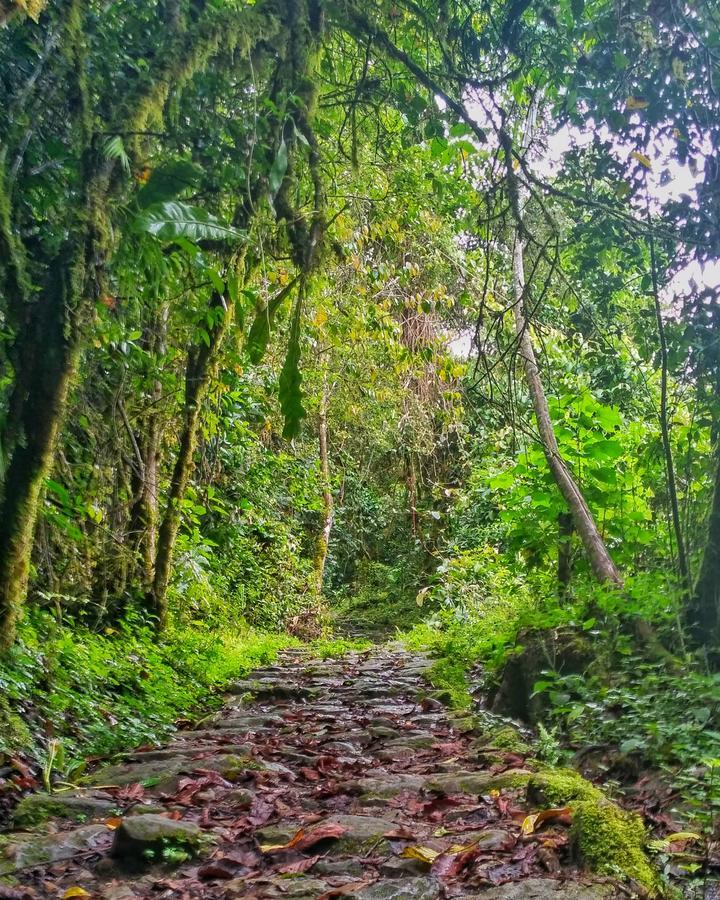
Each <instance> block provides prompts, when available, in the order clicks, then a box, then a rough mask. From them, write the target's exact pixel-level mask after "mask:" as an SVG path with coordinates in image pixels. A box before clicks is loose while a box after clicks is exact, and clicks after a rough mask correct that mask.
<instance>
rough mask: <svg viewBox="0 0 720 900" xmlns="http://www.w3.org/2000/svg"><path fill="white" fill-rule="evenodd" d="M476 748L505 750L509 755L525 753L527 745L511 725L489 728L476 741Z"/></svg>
mask: <svg viewBox="0 0 720 900" xmlns="http://www.w3.org/2000/svg"><path fill="white" fill-rule="evenodd" d="M477 743H478V746H479V747H481V748H483V749H484V748H487V749H488V750H491V749H492V750H507V751H509V752H510V753H525V752H527V751H528V749H529V748H528V745H527V744H526V743H525V741H524V740H523V736H522V735H521V734H520V732H519V731H518V729H517V728H515V727H514V726H513V725H499V726H498V727H497V728H491V729H490V730H489V731H486V732H485V734H484V735H483V736H482V737H481V738H480V739H479V740H478V742H477Z"/></svg>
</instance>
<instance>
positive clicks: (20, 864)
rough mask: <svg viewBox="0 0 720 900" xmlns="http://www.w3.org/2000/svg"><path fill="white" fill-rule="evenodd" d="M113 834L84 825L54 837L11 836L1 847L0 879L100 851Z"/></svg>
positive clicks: (4, 840) (106, 829)
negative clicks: (80, 853) (2, 876)
mask: <svg viewBox="0 0 720 900" xmlns="http://www.w3.org/2000/svg"><path fill="white" fill-rule="evenodd" d="M111 835H112V832H111V831H110V829H109V828H108V827H107V826H106V825H83V826H82V827H81V828H75V829H73V830H72V831H63V832H59V833H57V834H46V835H34V834H27V833H20V834H13V835H11V836H10V837H9V838H3V840H2V843H1V844H0V875H7V874H11V873H12V872H14V871H16V870H17V869H25V868H30V867H32V866H39V865H46V864H48V863H53V862H59V861H60V860H64V859H71V858H72V857H73V856H75V855H76V854H77V853H78V852H81V851H87V850H98V851H100V850H102V849H103V848H104V847H105V846H106V845H107V844H108V843H109V841H110V838H111Z"/></svg>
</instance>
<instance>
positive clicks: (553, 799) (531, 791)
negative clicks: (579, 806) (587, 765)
mask: <svg viewBox="0 0 720 900" xmlns="http://www.w3.org/2000/svg"><path fill="white" fill-rule="evenodd" d="M527 796H528V801H529V802H530V803H533V804H541V805H543V806H547V807H558V806H566V805H567V804H568V803H572V802H573V801H577V800H589V801H594V802H595V803H599V802H600V801H602V800H604V799H605V796H604V794H603V793H602V791H600V790H599V789H598V788H596V787H595V785H593V784H591V783H590V782H589V781H588V780H587V779H585V778H583V777H582V775H580V774H579V773H578V772H575V771H574V770H573V769H543V770H542V771H540V772H537V773H536V774H535V775H533V776H532V778H531V779H530V780H529V781H528V790H527Z"/></svg>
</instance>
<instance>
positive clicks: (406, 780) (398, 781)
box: [346, 774, 426, 799]
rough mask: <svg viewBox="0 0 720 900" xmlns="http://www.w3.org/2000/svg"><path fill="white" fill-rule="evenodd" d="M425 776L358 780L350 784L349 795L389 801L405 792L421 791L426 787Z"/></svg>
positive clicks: (397, 776) (392, 776) (400, 775)
mask: <svg viewBox="0 0 720 900" xmlns="http://www.w3.org/2000/svg"><path fill="white" fill-rule="evenodd" d="M425 782H426V776H424V775H405V774H398V775H390V774H388V775H385V776H378V777H377V778H358V779H357V780H356V781H353V782H350V783H349V784H348V785H347V787H346V790H347V792H348V793H356V794H361V795H362V796H363V797H365V798H369V797H377V798H381V799H387V798H389V797H395V796H397V794H402V793H403V791H420V790H422V789H423V788H424V787H425Z"/></svg>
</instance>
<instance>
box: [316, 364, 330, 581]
mask: <svg viewBox="0 0 720 900" xmlns="http://www.w3.org/2000/svg"><path fill="white" fill-rule="evenodd" d="M328 394H329V391H328V383H327V374H326V375H325V377H324V379H323V388H322V396H321V398H320V411H319V414H318V444H319V449H320V477H321V479H322V495H323V527H322V531H321V532H320V535H319V536H318V542H317V549H316V552H315V589H316V592H317V594H318V596H321V595H322V592H323V577H324V575H325V563H326V562H327V555H328V548H329V546H330V533H331V532H332V527H333V516H334V505H333V495H332V489H331V485H330V461H329V459H328V425H327V407H328V399H329V397H328Z"/></svg>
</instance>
